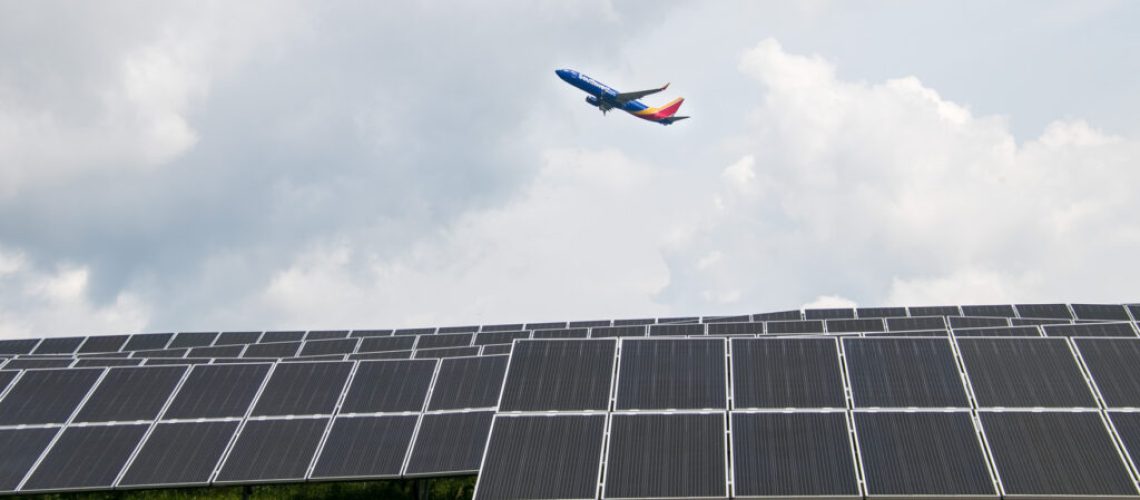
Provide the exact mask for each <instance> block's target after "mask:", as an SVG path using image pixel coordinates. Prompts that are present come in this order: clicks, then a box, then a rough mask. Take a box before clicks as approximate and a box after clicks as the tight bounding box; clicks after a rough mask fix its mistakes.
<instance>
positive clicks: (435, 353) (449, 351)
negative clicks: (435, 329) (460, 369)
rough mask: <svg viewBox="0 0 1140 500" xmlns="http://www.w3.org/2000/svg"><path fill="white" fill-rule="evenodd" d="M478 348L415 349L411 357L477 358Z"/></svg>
mask: <svg viewBox="0 0 1140 500" xmlns="http://www.w3.org/2000/svg"><path fill="white" fill-rule="evenodd" d="M480 349H481V348H480V347H474V346H468V347H441V348H439V349H416V351H415V353H414V354H412V357H413V358H415V359H441V358H458V357H464V356H478V355H479V350H480Z"/></svg>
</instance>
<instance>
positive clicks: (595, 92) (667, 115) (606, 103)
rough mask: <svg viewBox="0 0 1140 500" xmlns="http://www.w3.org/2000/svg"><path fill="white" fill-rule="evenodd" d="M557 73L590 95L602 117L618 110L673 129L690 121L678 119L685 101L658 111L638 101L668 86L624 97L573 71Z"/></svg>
mask: <svg viewBox="0 0 1140 500" xmlns="http://www.w3.org/2000/svg"><path fill="white" fill-rule="evenodd" d="M554 73H555V74H557V75H558V77H559V78H561V79H562V80H563V81H565V82H566V83H569V84H570V85H573V86H575V87H578V88H579V89H580V90H582V91H583V92H585V93H587V94H590V95H589V96H587V97H586V102H587V103H588V104H589V105H591V106H594V107H596V108H598V109H600V110H602V114H603V115H604V114H606V112H607V111H609V110H611V109H615V108H616V109H620V110H622V111H625V112H626V113H629V114H631V115H633V116H636V117H638V118H641V119H643V120H649V121H651V122H656V123H660V124H662V125H672V124H673V123H674V122H678V121H681V120H684V119H686V118H688V117H687V116H675V114H676V113H677V109H679V108H680V107H681V103H682V102H685V98H684V97H678V98H676V99H673V101H672V102H670V103H669V104H666V105H664V106H661V107H659V108H652V107H649V106H646V105H645V104H642V103H641V101H638V99H641V98H642V97H645V96H647V95H651V94H656V93H658V92H661V91H662V90H665V89H667V88H669V84H668V83H666V84H665V86H663V87H661V88H659V89H649V90H639V91H637V92H624V93H623V92H618V91H616V90H614V89H612V88H610V87H609V86H608V85H606V84H604V83H602V82H599V81H597V80H595V79H593V78H590V77H588V76H586V75H584V74H582V73H579V72H577V71H574V70H572V69H559V70H555V71H554Z"/></svg>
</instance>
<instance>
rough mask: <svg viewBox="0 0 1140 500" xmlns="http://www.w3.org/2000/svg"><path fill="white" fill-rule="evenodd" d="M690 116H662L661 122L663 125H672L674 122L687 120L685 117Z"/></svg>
mask: <svg viewBox="0 0 1140 500" xmlns="http://www.w3.org/2000/svg"><path fill="white" fill-rule="evenodd" d="M688 118H689V117H687V116H670V117H668V118H662V119H661V120H659V121H660V123H661V124H662V125H672V124H673V122H679V121H681V120H685V119H688Z"/></svg>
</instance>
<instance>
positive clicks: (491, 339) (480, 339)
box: [475, 332, 530, 345]
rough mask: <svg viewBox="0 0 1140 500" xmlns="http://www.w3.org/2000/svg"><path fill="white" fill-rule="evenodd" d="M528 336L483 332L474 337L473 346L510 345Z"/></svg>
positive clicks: (514, 333) (516, 333)
mask: <svg viewBox="0 0 1140 500" xmlns="http://www.w3.org/2000/svg"><path fill="white" fill-rule="evenodd" d="M529 336H530V332H483V333H480V334H478V335H476V336H475V345H489V344H510V343H511V342H514V340H515V339H525V338H527V337H529Z"/></svg>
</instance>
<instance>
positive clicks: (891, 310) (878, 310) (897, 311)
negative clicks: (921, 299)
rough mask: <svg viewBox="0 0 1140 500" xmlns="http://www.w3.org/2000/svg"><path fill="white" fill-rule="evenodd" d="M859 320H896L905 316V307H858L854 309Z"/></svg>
mask: <svg viewBox="0 0 1140 500" xmlns="http://www.w3.org/2000/svg"><path fill="white" fill-rule="evenodd" d="M855 315H856V316H858V317H860V318H897V317H902V316H906V308H905V307H860V308H857V309H855Z"/></svg>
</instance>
